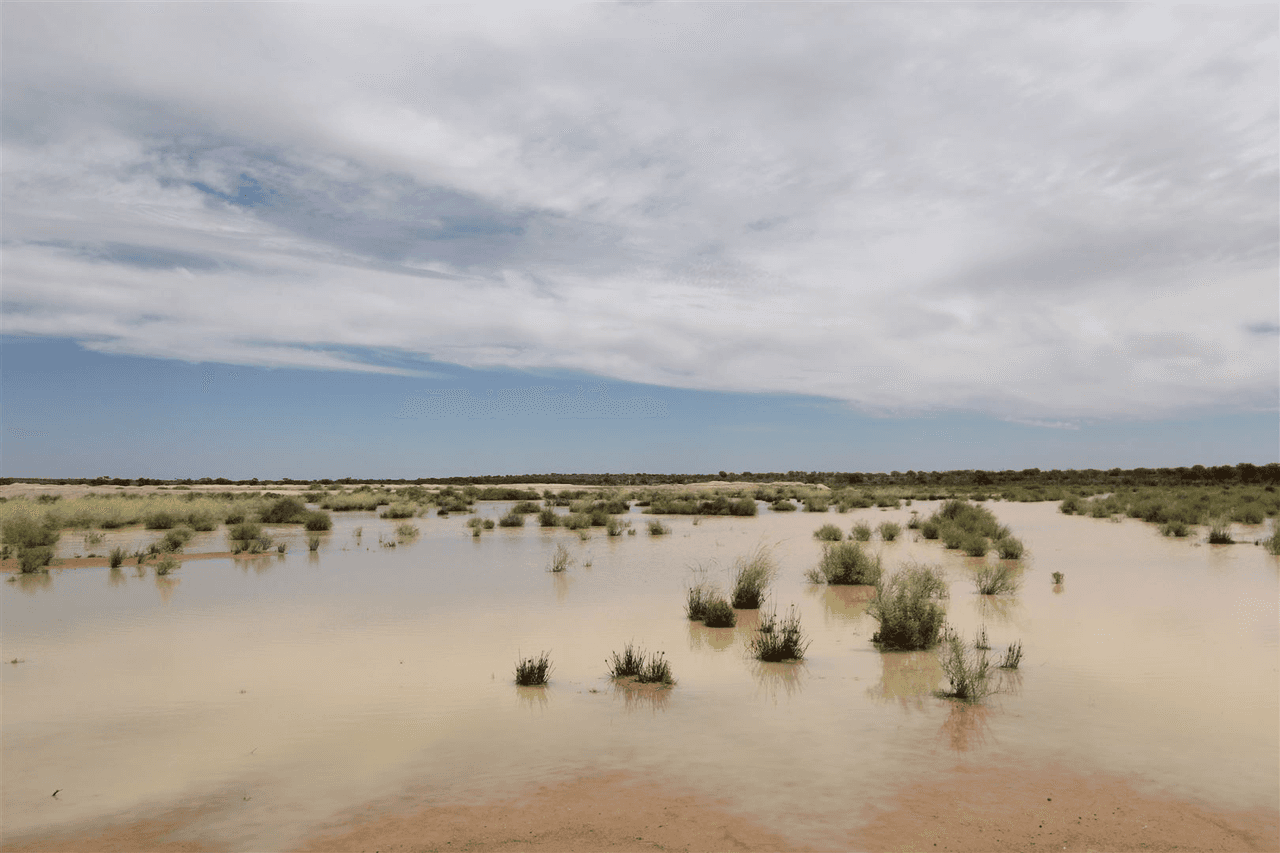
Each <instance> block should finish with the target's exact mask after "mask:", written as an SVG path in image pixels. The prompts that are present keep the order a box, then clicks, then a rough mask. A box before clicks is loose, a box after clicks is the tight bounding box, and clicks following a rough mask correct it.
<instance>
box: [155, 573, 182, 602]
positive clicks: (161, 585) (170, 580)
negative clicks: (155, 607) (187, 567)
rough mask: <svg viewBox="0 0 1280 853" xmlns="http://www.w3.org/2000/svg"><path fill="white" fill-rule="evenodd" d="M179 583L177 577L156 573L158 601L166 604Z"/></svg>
mask: <svg viewBox="0 0 1280 853" xmlns="http://www.w3.org/2000/svg"><path fill="white" fill-rule="evenodd" d="M180 583H182V581H181V580H179V579H178V578H174V577H169V576H168V575H156V590H157V591H159V593H160V601H161V602H162V603H164V604H168V603H169V601H170V600H171V599H172V598H173V593H174V591H175V590H177V588H178V584H180Z"/></svg>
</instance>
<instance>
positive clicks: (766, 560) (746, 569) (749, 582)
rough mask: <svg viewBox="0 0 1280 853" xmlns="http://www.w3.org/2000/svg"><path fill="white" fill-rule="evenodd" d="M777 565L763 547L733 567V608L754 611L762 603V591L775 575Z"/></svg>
mask: <svg viewBox="0 0 1280 853" xmlns="http://www.w3.org/2000/svg"><path fill="white" fill-rule="evenodd" d="M777 570H778V564H777V563H776V562H774V559H773V555H772V554H771V553H770V552H769V549H768V548H765V547H764V546H759V547H757V548H756V549H755V550H754V551H752V552H751V553H750V554H748V555H746V556H745V557H739V558H738V560H737V562H735V563H734V565H733V570H732V577H733V594H732V596H731V598H732V603H733V606H734V607H736V608H738V609H739V610H755V609H756V608H758V607H759V606H760V605H761V603H763V601H764V590H765V587H767V586H768V585H769V584H770V583H771V582H772V581H773V576H774V574H776V573H777Z"/></svg>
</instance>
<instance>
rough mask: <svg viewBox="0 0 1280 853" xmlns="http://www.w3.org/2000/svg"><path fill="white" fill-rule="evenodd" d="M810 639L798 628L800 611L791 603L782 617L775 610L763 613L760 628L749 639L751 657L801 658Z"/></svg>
mask: <svg viewBox="0 0 1280 853" xmlns="http://www.w3.org/2000/svg"><path fill="white" fill-rule="evenodd" d="M809 643H810V640H808V639H806V638H805V636H804V631H803V630H802V629H801V628H800V613H799V611H797V610H796V606H795V605H794V604H793V605H791V607H790V608H789V609H788V611H787V615H786V616H785V617H783V618H782V619H779V618H778V614H777V611H776V610H771V611H769V612H768V613H766V614H764V615H763V618H761V620H760V630H759V632H758V633H757V634H756V635H755V636H754V637H753V638H752V639H751V642H750V644H749V648H750V650H751V655H752V657H754V658H756V659H757V660H762V661H773V662H776V661H784V660H802V659H803V658H804V653H805V650H806V649H808V648H809Z"/></svg>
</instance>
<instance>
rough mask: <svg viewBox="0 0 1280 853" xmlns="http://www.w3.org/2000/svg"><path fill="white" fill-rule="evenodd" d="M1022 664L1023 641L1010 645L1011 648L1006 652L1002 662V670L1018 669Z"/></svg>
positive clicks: (1016, 641)
mask: <svg viewBox="0 0 1280 853" xmlns="http://www.w3.org/2000/svg"><path fill="white" fill-rule="evenodd" d="M1020 663H1022V641H1021V640H1014V641H1013V642H1012V643H1010V644H1009V648H1007V649H1005V650H1004V660H1002V661H1000V668H1001V669H1017V668H1018V664H1020Z"/></svg>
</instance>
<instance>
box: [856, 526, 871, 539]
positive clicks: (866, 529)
mask: <svg viewBox="0 0 1280 853" xmlns="http://www.w3.org/2000/svg"><path fill="white" fill-rule="evenodd" d="M853 538H854V539H857V540H858V541H859V542H870V541H871V525H870V524H867V523H866V522H865V521H859V522H858V523H857V524H855V525H854V526H853Z"/></svg>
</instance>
